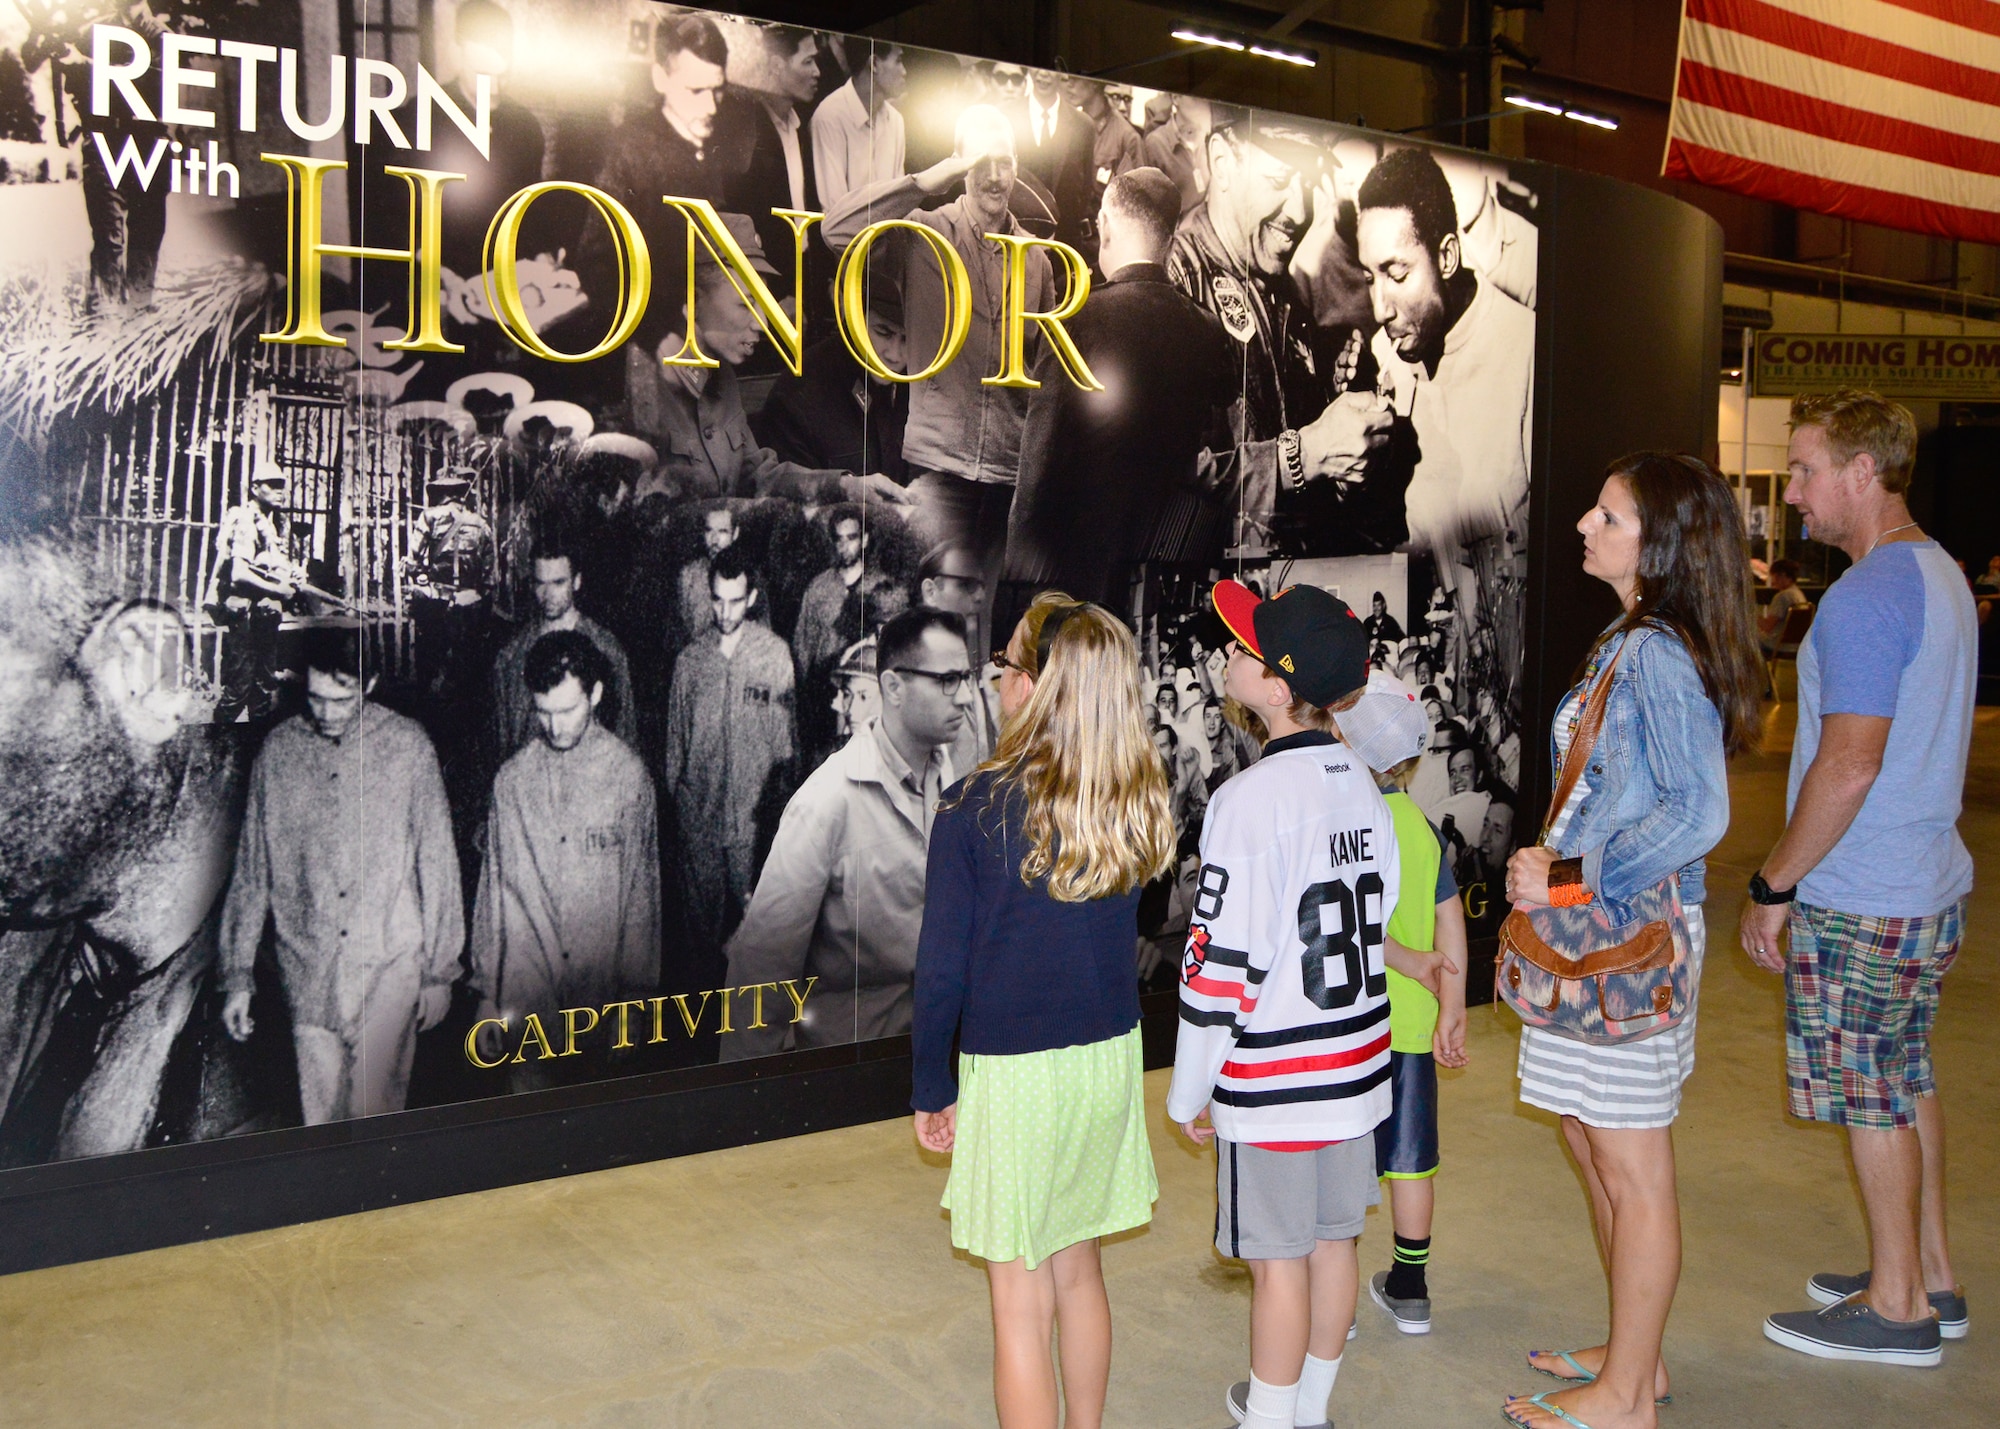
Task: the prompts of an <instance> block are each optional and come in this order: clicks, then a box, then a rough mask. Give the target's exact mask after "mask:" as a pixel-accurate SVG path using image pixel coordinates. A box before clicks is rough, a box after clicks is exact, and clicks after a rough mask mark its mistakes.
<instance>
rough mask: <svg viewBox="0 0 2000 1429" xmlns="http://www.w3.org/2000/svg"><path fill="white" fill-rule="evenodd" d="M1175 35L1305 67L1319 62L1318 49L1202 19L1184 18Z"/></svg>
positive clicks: (1198, 43) (1192, 41)
mask: <svg viewBox="0 0 2000 1429" xmlns="http://www.w3.org/2000/svg"><path fill="white" fill-rule="evenodd" d="M1173 36H1174V38H1175V39H1177V40H1185V41H1186V42H1187V43H1189V44H1191V45H1208V46H1210V47H1212V48H1214V49H1218V50H1229V51H1232V52H1233V53H1236V54H1252V55H1256V56H1257V57H1258V58H1259V59H1267V60H1278V61H1280V62H1281V63H1284V64H1288V65H1298V66H1299V67H1300V68H1301V69H1311V68H1313V67H1314V66H1315V65H1317V64H1318V63H1319V52H1318V51H1316V50H1309V49H1302V48H1300V47H1298V46H1296V45H1285V44H1280V43H1279V42H1278V41H1276V40H1273V39H1267V38H1266V37H1264V36H1262V35H1251V34H1245V33H1243V32H1242V31H1240V30H1223V29H1218V28H1216V27H1215V26H1214V25H1206V24H1203V23H1202V22H1201V21H1199V20H1182V21H1181V22H1180V23H1179V24H1177V25H1175V26H1174V29H1173Z"/></svg>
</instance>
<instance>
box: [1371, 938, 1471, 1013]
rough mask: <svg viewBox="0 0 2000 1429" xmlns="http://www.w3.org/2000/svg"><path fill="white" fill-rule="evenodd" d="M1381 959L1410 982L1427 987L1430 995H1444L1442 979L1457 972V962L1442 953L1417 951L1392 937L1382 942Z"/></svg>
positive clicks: (1441, 996)
mask: <svg viewBox="0 0 2000 1429" xmlns="http://www.w3.org/2000/svg"><path fill="white" fill-rule="evenodd" d="M1382 961H1383V963H1384V964H1386V965H1387V966H1389V967H1392V968H1394V969H1395V970H1396V971H1397V972H1399V973H1401V974H1402V975H1403V976H1404V977H1406V978H1408V979H1409V980H1410V981H1411V982H1414V983H1418V984H1421V985H1422V986H1423V987H1424V988H1426V989H1428V990H1429V992H1430V995H1431V996H1432V997H1435V998H1438V999H1440V1000H1441V999H1442V998H1443V997H1444V980H1445V979H1446V978H1447V977H1451V976H1454V975H1456V974H1457V972H1458V964H1457V963H1455V962H1453V961H1452V960H1451V959H1450V958H1449V957H1447V956H1446V955H1445V954H1443V953H1419V952H1417V951H1415V950H1414V949H1411V948H1406V947H1404V946H1403V945H1402V944H1401V943H1399V942H1397V941H1396V940H1395V939H1394V938H1389V939H1386V940H1385V941H1384V942H1383V944H1382Z"/></svg>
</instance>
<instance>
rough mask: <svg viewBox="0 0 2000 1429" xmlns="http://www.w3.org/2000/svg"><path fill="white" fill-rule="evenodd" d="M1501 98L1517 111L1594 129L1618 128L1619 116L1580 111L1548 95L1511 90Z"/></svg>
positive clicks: (1588, 110)
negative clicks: (1547, 116)
mask: <svg viewBox="0 0 2000 1429" xmlns="http://www.w3.org/2000/svg"><path fill="white" fill-rule="evenodd" d="M1501 98H1502V100H1503V101H1504V102H1506V103H1508V104H1511V105H1513V106H1514V107H1515V108H1516V109H1527V110H1532V111H1533V112H1534V113H1536V114H1553V115H1554V116H1555V117H1556V118H1558V119H1574V120H1575V121H1576V122H1577V123H1579V124H1588V125H1590V126H1591V127H1592V128H1593V129H1616V128H1617V127H1618V116H1617V115H1615V114H1605V113H1602V112H1600V111H1598V110H1595V109H1579V108H1577V107H1576V106H1575V105H1574V104H1571V103H1569V102H1567V101H1566V100H1561V99H1555V98H1552V97H1550V96H1548V95H1546V94H1530V93H1528V92H1527V91H1526V90H1520V89H1510V90H1508V91H1507V92H1506V93H1505V94H1504V95H1502V96H1501Z"/></svg>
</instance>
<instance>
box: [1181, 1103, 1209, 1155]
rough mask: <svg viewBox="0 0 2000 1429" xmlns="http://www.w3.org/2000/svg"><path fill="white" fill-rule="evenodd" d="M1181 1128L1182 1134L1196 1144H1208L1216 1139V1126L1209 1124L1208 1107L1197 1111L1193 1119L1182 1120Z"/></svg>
mask: <svg viewBox="0 0 2000 1429" xmlns="http://www.w3.org/2000/svg"><path fill="white" fill-rule="evenodd" d="M1180 1128H1181V1135H1183V1136H1185V1137H1186V1138H1187V1139H1188V1140H1189V1141H1192V1142H1193V1143H1194V1144H1195V1145H1196V1146H1206V1145H1208V1143H1209V1142H1211V1141H1213V1140H1215V1128H1214V1127H1213V1126H1211V1125H1210V1124H1209V1120H1208V1108H1207V1107H1203V1108H1202V1109H1201V1110H1200V1111H1199V1112H1197V1113H1196V1114H1195V1118H1194V1120H1193V1121H1184V1122H1182V1123H1181V1124H1180Z"/></svg>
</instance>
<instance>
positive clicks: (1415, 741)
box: [1334, 670, 1430, 773]
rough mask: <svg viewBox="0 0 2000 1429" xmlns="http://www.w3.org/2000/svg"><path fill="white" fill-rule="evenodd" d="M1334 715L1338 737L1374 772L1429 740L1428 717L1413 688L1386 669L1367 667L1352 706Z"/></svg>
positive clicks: (1408, 755)
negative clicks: (1366, 672)
mask: <svg viewBox="0 0 2000 1429" xmlns="http://www.w3.org/2000/svg"><path fill="white" fill-rule="evenodd" d="M1334 718H1335V720H1337V721H1338V722H1339V724H1340V737H1341V740H1342V741H1343V742H1344V743H1345V744H1346V745H1347V747H1348V748H1349V749H1352V750H1353V751H1354V752H1355V754H1356V755H1358V756H1359V757H1360V758H1361V760H1362V762H1363V763H1365V764H1367V766H1368V767H1369V768H1370V769H1373V770H1375V771H1376V772H1377V773H1380V772H1382V771H1384V770H1388V769H1394V768H1395V767H1396V766H1397V765H1398V764H1401V763H1402V762H1403V761H1404V760H1405V759H1414V758H1416V757H1417V756H1418V755H1419V754H1422V753H1423V752H1424V748H1425V746H1426V745H1428V744H1429V743H1430V720H1429V719H1428V718H1427V717H1426V716H1425V714H1424V707H1423V706H1422V705H1420V704H1418V703H1417V694H1416V691H1415V690H1412V689H1411V688H1410V687H1409V686H1408V685H1406V684H1404V683H1403V682H1402V681H1401V680H1399V679H1397V678H1396V677H1395V676H1394V675H1392V674H1390V673H1389V672H1388V671H1387V670H1373V671H1370V672H1369V675H1368V684H1367V686H1366V688H1364V689H1363V690H1362V692H1361V698H1360V699H1359V700H1357V701H1355V704H1354V708H1353V709H1351V710H1342V711H1340V712H1339V713H1338V714H1336V715H1335V716H1334Z"/></svg>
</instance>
